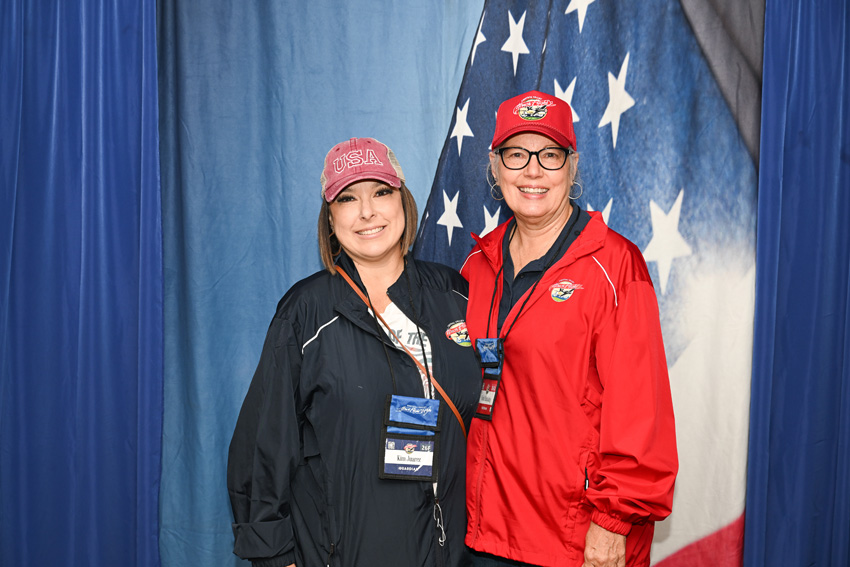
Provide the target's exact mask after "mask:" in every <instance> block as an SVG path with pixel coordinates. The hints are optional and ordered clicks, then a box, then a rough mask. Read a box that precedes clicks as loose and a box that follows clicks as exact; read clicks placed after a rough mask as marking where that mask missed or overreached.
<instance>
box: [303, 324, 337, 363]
mask: <svg viewBox="0 0 850 567" xmlns="http://www.w3.org/2000/svg"><path fill="white" fill-rule="evenodd" d="M337 319H339V315H337V316H336V317H334V318H333V319H331V320H330V321H328V322H327V323H325V324H324V325H322V326H321V327H319V330H318V331H316V334H315V335H313V336H312V337H311V338H310V340H309V341H307V342H306V343H304V344H303V345H302V346H301V354H304V349H305V348H307V345H309V344H310V343H312V342H313V341H314V340H316V337H318V336H319V333H321V332H322V329H324V328H325V327H327V326H328V325H330V324H331V323H333V322H334V321H336V320H337Z"/></svg>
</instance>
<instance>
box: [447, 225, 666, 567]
mask: <svg viewBox="0 0 850 567" xmlns="http://www.w3.org/2000/svg"><path fill="white" fill-rule="evenodd" d="M507 225H508V223H505V224H502V225H501V226H500V227H498V228H497V229H496V230H494V231H493V232H491V233H490V234H488V235H486V236H485V237H483V238H477V237H476V240H477V242H478V245H477V246H476V247H475V248H474V249H473V250H472V252H471V253H470V255H469V257H468V258H467V260H466V262H465V264H464V266H463V268H461V273H462V274H463V275H464V277H466V279H467V280H469V282H470V290H469V303H468V307H467V327H468V330H469V334H470V336H471V338H472V339H473V341H474V340H475V339H478V338H480V337H488V336H490V337H492V336H494V335H493V333H495V327H496V319H497V316H498V309H499V298H500V296H501V292H502V282H501V277H500V278H499V281H498V282H497V281H496V274H497V272H498V271H499V268H500V267H501V265H502V238H503V237H504V234H505V229H506V227H507ZM494 283H495V291H494ZM533 291H534V294H533V297H531V298H530V299H529V301H528V303H527V304H526V305H525V308H524V309H523V310H522V313H521V314H520V316H519V318H518V319H517V320H516V324H515V325H514V327H513V329H512V330H511V331H510V334H509V335H508V338H507V340H506V341H505V344H504V349H505V362H504V370H503V375H502V381H501V384H500V386H499V391H498V394H497V397H496V401H495V405H494V407H493V417H492V421H486V420H483V419H478V418H476V419H473V424H472V426H471V429H470V433H469V441H468V448H467V515H468V527H467V535H466V543H467V545H469V546H470V547H472V548H473V549H476V550H479V551H484V552H487V553H492V554H494V555H499V556H501V557H506V558H509V559H513V560H516V561H522V562H525V563H533V564H535V565H570V566H579V565H581V564H582V561H583V557H584V545H585V536H586V533H587V528H588V526H589V524H590V522H591V521H593V522H595V523H597V524H598V525H600V526H602V527H603V528H605V529H607V530H610V531H613V532H617V533H620V534H624V535H627V540H626V564H627V565H628V566H629V567H643V566H646V565H649V548H650V544H651V543H652V535H653V531H654V522H655V521H657V520H662V519H664V518H665V517H666V516H667V515H668V514H669V513H670V510H671V505H672V500H673V484H674V481H675V478H676V472H677V470H678V457H677V452H676V435H675V426H674V420H673V405H672V400H671V396H670V384H669V381H668V377H667V363H666V359H665V355H664V345H663V343H662V340H661V326H660V323H659V316H658V304H657V300H656V297H655V290H654V289H653V287H652V281H651V280H650V277H649V273H648V271H647V268H646V263H645V261H644V259H643V256H642V255H641V253H640V250H638V248H637V247H636V246H635V245H634V244H632V243H631V242H629V241H628V240H626V239H625V238H623V237H622V236H620V235H619V234H617V233H616V232H614V231H612V230H610V229H609V228H608V227H607V226H606V225H605V223H604V221H603V220H602V216H601V214H599V213H591V220H590V222H589V223H588V224H587V226H586V227H585V228H584V230H583V231H582V233H581V234H580V235H579V236H578V237H577V239H576V240H575V241H574V242H573V243H572V245H571V246H570V247H569V249H568V250H567V252H566V253H565V254H564V256H563V257H562V258H561V259H560V260H558V261H557V262H556V263H555V264H554V265H553V266H552V267H551V268H550V269H549V270H548V271H547V272H546V273H545V274H544V275H543V278H542V279H541V281H540V283H539V284H538V286H537V288H536V289H534V290H533ZM494 292H495V294H496V297H495V301H492V299H493V294H494ZM528 293H530V291H529V292H528ZM524 300H525V296H523V297H521V298H520V299H519V300H518V301H517V302H516V304H515V305H514V307H513V308H512V309H511V311H510V313H509V314H508V316H507V318H506V320H505V323H504V325H503V326H502V329H501V331H502V335H503V336H504V333H505V332H506V331H507V330H508V328H509V327H510V326H511V323H512V321H513V320H514V318H516V314H517V312H518V311H519V309H520V306H521V305H522V303H523V301H524ZM491 301H492V305H493V314H492V316H491V317H490V319H491V323H490V329H489V330H488V329H486V327H487V319H488V317H487V316H488V311H489V309H490V305H491ZM473 344H475V343H474V342H473Z"/></svg>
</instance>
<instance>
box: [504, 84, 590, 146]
mask: <svg viewBox="0 0 850 567" xmlns="http://www.w3.org/2000/svg"><path fill="white" fill-rule="evenodd" d="M520 132H537V133H538V134H543V135H544V136H549V137H550V138H552V139H553V140H555V141H556V142H558V143H559V144H561V145H562V146H563V147H565V148H572V149H573V150H575V149H576V135H575V132H574V131H573V110H572V108H570V105H569V104H567V103H566V102H565V101H563V100H561V99H559V98H557V97H554V96H552V95H548V94H546V93H542V92H540V91H528V92H527V93H524V94H521V95H519V96H515V97H513V98H509V99H508V100H506V101H505V102H503V103H502V104H500V105H499V111H498V112H497V113H496V132H495V133H494V134H493V144H492V145H491V146H490V147H492V148H494V149H495V148H497V147H499V145H500V144H501V143H502V142H504V141H505V140H507V139H508V138H510V137H511V136H513V135H514V134H519V133H520Z"/></svg>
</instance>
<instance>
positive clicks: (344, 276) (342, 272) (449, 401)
mask: <svg viewBox="0 0 850 567" xmlns="http://www.w3.org/2000/svg"><path fill="white" fill-rule="evenodd" d="M336 271H337V272H338V273H339V275H341V276H342V279H344V280H345V281H346V282H348V285H350V286H351V289H353V290H354V291H355V293H357V295H358V296H360V299H362V300H363V302H364V303H365V304H366V305H368V306H369V307H370V308H371V307H372V305H371V302H370V301H369V299H368V298H367V297H366V295H365V294H364V293H363V292H362V291H360V288H359V287H357V285H356V284H355V283H354V282H353V281H352V280H351V277H349V275H348V274H346V273H345V270H343V269H342V268H341V267H339V266H336ZM408 285H409V283H408ZM411 301H412V299H411ZM372 313H373V315H374V316H375V317H376V318H377V319H379V320H380V321H381V323H383V325H384V327H386V329H387V330H388V331H389V332H390V334H391V335H392V336H393V337H394V338H395V340H396V341H398V344H400V345H401V348H402V349H404V352H406V353H407V354H408V356H410V358H412V359H413V362H415V363H416V366H418V367H419V370H420V371H422V373H423V374H425V375H426V376H428V377H429V380H430V382H431V384H433V386H434V388H436V389H437V391H438V392H440V395H441V396H442V397H443V400H445V402H446V404H448V406H449V408H450V409H451V410H452V413H454V414H455V417H456V418H457V421H458V423H460V428H461V431H463V437H464V438H466V425H464V423H463V418H461V416H460V412H459V411H458V409H457V407H456V406H455V404H454V402H452V399H451V398H450V397H449V395H448V394H447V393H446V391H445V390H443V387H442V386H440V384H439V383H438V382H437V379H436V378H434V377H432V376H431V374H430V372H428V368H427V367H425V366H423V365H422V363H421V362H419V359H418V358H416V356H414V354H413V353H412V352H410V351H409V350H408V349H407V347H406V346H405V345H404V343H403V342H401V341H400V340H399V339H398V337H396V335H395V333H394V332H393V330H392V329H390V326H389V325H387V322H386V321H384V318H383V317H381V314H380V313H378V312H377V310H375V309H374V308H372ZM418 326H419V325H418V324H417V327H418ZM420 340H421V339H420ZM382 342H383V341H382ZM422 354H423V356H425V344H424V343H423V344H422ZM426 362H427V360H426ZM393 387H395V383H393Z"/></svg>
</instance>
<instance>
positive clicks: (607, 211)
mask: <svg viewBox="0 0 850 567" xmlns="http://www.w3.org/2000/svg"><path fill="white" fill-rule="evenodd" d="M613 203H614V198H613V197H612V198H610V199H608V204H607V205H605V208H604V209H602V220H604V221H605V224H608V217H610V216H611V205H612V204H613ZM587 210H588V211H595V210H596V209H594V208H593V206H592V205H591V204H590V203H587Z"/></svg>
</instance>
